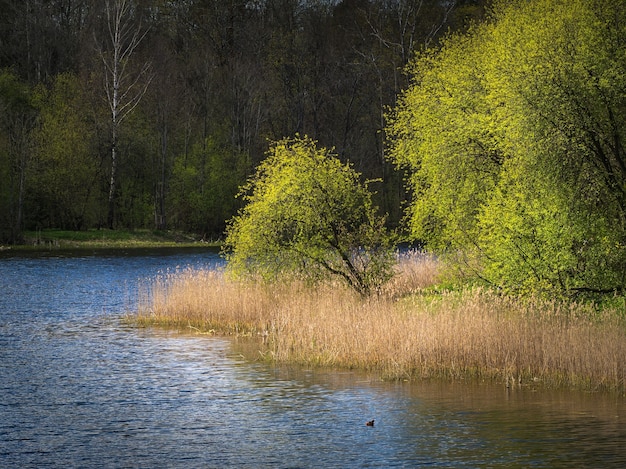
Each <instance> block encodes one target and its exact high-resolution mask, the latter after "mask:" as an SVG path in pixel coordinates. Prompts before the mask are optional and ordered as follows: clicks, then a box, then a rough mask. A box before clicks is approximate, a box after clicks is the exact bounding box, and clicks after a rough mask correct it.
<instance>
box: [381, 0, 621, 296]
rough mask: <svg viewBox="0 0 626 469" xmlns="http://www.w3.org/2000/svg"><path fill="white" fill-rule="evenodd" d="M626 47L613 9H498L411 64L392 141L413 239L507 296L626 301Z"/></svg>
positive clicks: (508, 4)
mask: <svg viewBox="0 0 626 469" xmlns="http://www.w3.org/2000/svg"><path fill="white" fill-rule="evenodd" d="M625 35H626V10H625V9H624V8H623V2H621V1H617V0H607V1H606V2H593V1H587V0H573V1H571V0H537V1H532V2H528V1H498V2H496V4H495V6H494V10H493V13H492V15H491V17H490V19H489V21H487V22H485V23H484V24H481V25H478V26H476V27H474V28H473V29H472V30H471V31H470V32H469V34H467V35H463V36H452V37H450V38H448V39H447V40H446V41H445V42H444V43H443V45H442V47H441V50H440V51H438V52H429V53H426V54H422V55H420V56H418V57H417V58H416V59H415V61H414V62H413V64H412V65H411V67H410V69H409V72H410V73H411V76H412V77H413V79H414V81H413V84H412V86H411V87H410V88H409V89H408V90H407V91H406V92H405V94H404V95H403V96H402V97H401V99H400V103H399V105H398V108H397V109H396V110H395V111H394V113H393V115H392V116H391V119H390V125H389V128H388V131H389V135H390V136H391V140H390V147H391V150H390V153H389V156H390V158H391V159H392V160H394V161H396V162H397V163H398V164H401V165H405V166H407V167H408V168H409V169H410V171H411V173H412V177H411V180H410V184H411V188H412V189H413V191H414V193H415V201H414V202H413V203H412V205H411V207H410V212H409V220H410V226H411V229H412V233H413V236H414V237H415V238H417V239H421V240H423V241H427V242H428V243H429V246H432V247H433V248H437V249H442V250H443V249H449V250H450V249H454V250H461V251H462V252H463V254H464V256H463V257H464V258H466V259H468V258H469V259H473V263H472V265H473V266H474V267H476V266H479V273H480V276H481V278H483V279H486V280H487V281H488V282H490V283H492V284H495V285H498V286H499V287H502V288H505V289H509V290H514V291H518V292H519V291H525V292H529V291H530V292H532V291H535V292H536V291H550V292H555V291H561V292H563V291H566V292H573V291H588V290H591V291H612V290H622V289H624V287H625V286H626V277H625V276H624V272H626V224H625V223H624V220H626V151H625V150H624V148H626V146H625V145H624V144H625V142H624V138H625V137H626V106H624V103H626V86H625V85H624V83H626V79H625V78H626V59H625V57H626V43H624V41H623V40H622V39H621V38H623V37H624V36H625ZM480 266H482V269H481V268H480Z"/></svg>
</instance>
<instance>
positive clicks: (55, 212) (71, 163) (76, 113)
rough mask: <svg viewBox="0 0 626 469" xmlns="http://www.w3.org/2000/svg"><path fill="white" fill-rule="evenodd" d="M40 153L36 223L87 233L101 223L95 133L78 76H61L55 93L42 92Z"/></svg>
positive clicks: (34, 191)
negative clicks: (97, 215)
mask: <svg viewBox="0 0 626 469" xmlns="http://www.w3.org/2000/svg"><path fill="white" fill-rule="evenodd" d="M38 94H39V98H38V100H39V102H40V103H39V108H40V113H39V121H40V125H39V127H38V129H37V131H36V132H35V139H36V143H37V150H36V152H35V156H36V158H35V160H34V161H33V164H32V166H33V168H32V172H33V176H32V178H31V179H32V180H31V184H30V190H29V192H30V197H29V199H30V205H31V206H30V210H29V212H30V216H29V218H30V223H31V224H32V225H34V226H36V227H39V228H42V227H46V228H47V227H53V228H62V229H73V230H81V229H84V228H86V227H89V226H93V225H94V224H95V223H96V222H97V218H96V214H97V213H98V210H97V208H96V200H97V197H98V195H99V193H98V190H97V185H96V184H95V183H96V182H97V181H98V180H99V177H100V174H99V168H98V160H97V158H96V157H95V155H94V151H93V143H92V142H93V141H94V138H93V135H92V134H93V128H92V126H91V123H90V122H89V120H88V119H86V116H85V114H84V113H83V112H82V108H83V106H84V105H85V104H84V100H83V99H82V95H83V93H82V90H81V88H80V83H79V81H78V79H77V77H76V76H74V75H72V74H61V75H58V76H57V77H56V79H55V82H54V85H53V87H52V90H50V91H46V90H42V89H40V91H39V93H38Z"/></svg>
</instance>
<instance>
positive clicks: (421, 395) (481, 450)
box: [0, 250, 626, 468]
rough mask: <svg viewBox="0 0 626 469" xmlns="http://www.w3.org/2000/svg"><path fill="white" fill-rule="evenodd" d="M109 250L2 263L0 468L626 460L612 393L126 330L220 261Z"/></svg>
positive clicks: (195, 254) (617, 400)
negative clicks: (290, 360)
mask: <svg viewBox="0 0 626 469" xmlns="http://www.w3.org/2000/svg"><path fill="white" fill-rule="evenodd" d="M118 254H120V255H114V254H113V253H109V254H107V255H99V256H96V255H93V254H88V255H86V254H85V253H83V254H80V255H59V254H58V253H54V252H53V253H51V254H50V255H48V256H46V257H30V258H27V257H7V256H5V258H3V259H0V467H3V468H4V467H16V468H17V467H142V468H144V467H145V468H148V467H210V468H220V467H250V468H252V467H255V468H256V467H285V468H287V467H303V468H305V467H306V468H309V467H310V468H320V467H393V466H397V467H422V466H424V467H624V466H626V426H625V425H624V424H625V421H624V420H625V418H626V404H625V402H624V399H623V398H621V397H618V396H607V395H602V394H584V393H574V392H568V391H559V392H547V391H533V390H532V389H526V388H521V389H517V388H513V389H508V390H507V389H506V388H505V387H504V386H503V385H499V384H485V383H472V384H470V383H438V382H418V383H404V382H398V383H389V382H382V381H380V380H379V379H377V378H376V377H375V376H373V375H367V374H362V373H355V372H345V371H336V370H335V371H333V370H309V369H302V368H276V367H273V366H271V365H268V364H265V363H261V362H250V361H249V360H246V359H244V358H243V357H242V355H241V354H240V350H241V348H240V344H238V343H237V342H236V341H234V340H230V339H222V338H215V337H207V336H202V335H190V334H186V335H185V334H177V333H174V332H167V331H163V330H158V329H140V328H136V327H134V326H132V325H131V324H129V323H128V322H127V321H125V320H124V315H125V314H126V313H127V312H129V311H133V310H134V309H135V308H136V301H137V291H138V287H139V286H140V285H142V284H144V285H145V284H146V282H149V279H150V278H154V277H155V276H157V275H159V274H160V273H164V272H173V271H176V270H183V269H186V268H190V267H191V268H214V267H215V266H217V265H221V260H220V259H219V257H218V256H217V253H216V252H215V251H211V250H195V251H190V250H182V251H167V255H164V253H163V251H156V252H155V251H129V252H126V253H118ZM372 418H373V419H376V423H375V426H374V427H367V426H365V422H366V421H367V420H370V419H372Z"/></svg>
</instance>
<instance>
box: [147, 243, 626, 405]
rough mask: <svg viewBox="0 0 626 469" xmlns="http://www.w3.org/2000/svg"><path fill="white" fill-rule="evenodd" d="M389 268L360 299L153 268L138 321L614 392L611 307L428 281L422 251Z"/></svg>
mask: <svg viewBox="0 0 626 469" xmlns="http://www.w3.org/2000/svg"><path fill="white" fill-rule="evenodd" d="M397 269H398V272H397V275H396V277H395V278H394V280H393V281H392V283H390V285H388V287H387V288H386V290H385V291H383V292H382V293H381V294H380V295H378V296H375V297H371V298H368V299H363V298H362V297H360V296H358V295H356V294H354V293H353V292H351V291H349V290H348V289H346V288H342V287H340V286H339V285H324V286H319V287H317V288H311V287H309V286H306V285H303V284H299V283H297V282H294V283H290V284H274V285H264V284H262V283H258V282H237V281H234V280H231V279H229V278H228V277H227V276H226V275H224V274H223V273H222V272H220V271H202V270H200V271H195V270H189V271H185V272H181V273H176V274H171V275H166V276H163V277H161V278H160V279H157V280H156V281H155V282H154V283H153V284H152V285H151V288H150V289H147V290H146V291H145V292H144V300H143V301H142V302H141V303H142V304H141V305H140V309H139V313H138V316H137V321H138V322H139V323H140V324H143V325H161V326H167V327H176V328H180V329H192V330H194V331H200V332H204V333H214V334H221V335H226V334H230V335H237V336H239V337H242V336H243V337H256V338H258V347H257V349H258V351H259V352H261V354H262V355H263V356H264V357H267V359H271V360H273V361H275V362H277V363H292V364H302V365H307V366H325V367H326V366H329V367H338V368H349V369H361V370H369V371H373V372H377V373H380V374H382V375H383V376H385V377H387V378H392V379H424V378H448V379H455V380H456V379H484V380H500V381H502V382H503V383H506V384H507V386H520V385H522V386H526V385H533V386H535V385H536V386H547V387H573V388H577V389H583V390H611V391H617V392H620V393H624V390H625V378H626V360H625V358H626V321H625V320H624V318H623V315H622V314H620V312H618V311H616V310H608V309H605V310H598V309H597V308H595V307H594V306H593V305H590V304H577V303H563V302H557V301H546V300H541V299H538V298H530V299H528V298H527V299H520V298H515V297H510V296H502V295H498V294H495V293H494V292H491V291H489V290H483V289H479V288H474V289H468V290H465V291H462V292H447V293H439V294H432V293H428V292H427V291H426V290H425V289H426V288H427V287H429V286H431V285H433V284H434V283H435V282H436V280H437V272H438V270H437V269H438V265H437V262H436V260H434V259H432V258H430V257H428V256H423V255H415V254H413V255H407V256H406V257H403V258H399V260H398V265H397Z"/></svg>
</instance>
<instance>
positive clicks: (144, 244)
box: [11, 229, 219, 250]
mask: <svg viewBox="0 0 626 469" xmlns="http://www.w3.org/2000/svg"><path fill="white" fill-rule="evenodd" d="M218 245H219V243H217V242H206V241H204V240H202V239H200V238H199V237H197V236H194V235H191V234H188V233H183V232H178V231H158V230H132V231H128V230H107V229H101V230H95V229H94V230H85V231H63V230H40V231H26V232H24V244H23V245H19V246H11V249H12V250H46V249H83V248H84V249H99V248H106V249H115V248H156V247H185V246H190V247H197V246H218Z"/></svg>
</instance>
